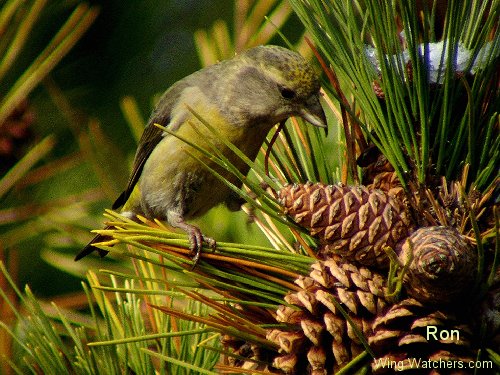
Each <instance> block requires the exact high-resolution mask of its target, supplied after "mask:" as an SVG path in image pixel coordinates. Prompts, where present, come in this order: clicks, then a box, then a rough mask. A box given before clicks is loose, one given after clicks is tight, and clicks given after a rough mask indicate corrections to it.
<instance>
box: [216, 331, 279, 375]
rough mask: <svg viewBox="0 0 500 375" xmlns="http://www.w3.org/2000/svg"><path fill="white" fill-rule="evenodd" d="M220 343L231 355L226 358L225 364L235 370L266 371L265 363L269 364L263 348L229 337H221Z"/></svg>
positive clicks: (266, 353)
mask: <svg viewBox="0 0 500 375" xmlns="http://www.w3.org/2000/svg"><path fill="white" fill-rule="evenodd" d="M221 343H222V345H223V346H224V348H225V350H226V351H227V352H231V353H232V354H233V355H232V356H227V357H226V359H225V362H226V363H225V364H227V365H229V366H233V367H234V368H235V369H244V370H258V371H266V370H268V366H267V365H266V364H265V362H268V361H269V362H270V359H269V358H268V355H269V353H268V351H266V350H265V349H264V348H262V347H260V346H258V345H256V344H250V343H248V342H247V341H244V340H241V339H235V338H234V337H231V336H229V335H223V336H222V338H221Z"/></svg>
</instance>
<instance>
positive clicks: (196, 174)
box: [75, 46, 326, 263]
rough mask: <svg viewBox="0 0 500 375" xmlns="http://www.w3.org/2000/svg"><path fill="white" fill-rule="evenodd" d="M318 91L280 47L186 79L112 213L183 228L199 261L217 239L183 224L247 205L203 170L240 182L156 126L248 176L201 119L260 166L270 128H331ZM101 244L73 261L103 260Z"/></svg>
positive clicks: (167, 102) (150, 128)
mask: <svg viewBox="0 0 500 375" xmlns="http://www.w3.org/2000/svg"><path fill="white" fill-rule="evenodd" d="M319 90H320V83H319V79H318V76H317V75H316V73H315V72H314V70H313V68H312V66H311V65H310V64H309V63H308V62H307V61H306V60H305V59H304V58H303V57H302V56H300V55H299V54H298V53H296V52H293V51H290V50H288V49H286V48H283V47H278V46H258V47H254V48H251V49H249V50H247V51H245V52H243V53H241V54H238V55H236V56H234V57H233V58H232V59H229V60H224V61H221V62H219V63H217V64H214V65H212V66H209V67H206V68H204V69H201V70H199V71H197V72H195V73H193V74H191V75H189V76H187V77H185V78H183V79H181V80H180V81H178V82H176V83H175V84H174V85H172V86H171V87H170V88H169V89H168V90H167V91H166V92H165V93H164V94H163V96H162V97H161V98H160V100H159V102H158V104H157V106H156V108H155V110H154V111H153V113H152V115H151V117H150V119H149V121H148V124H147V126H146V128H145V129H144V133H143V134H142V137H141V140H140V142H139V146H138V149H137V152H136V154H135V159H134V163H133V169H132V174H131V176H130V179H129V182H128V185H127V187H126V189H125V191H124V192H123V193H122V194H121V195H120V196H119V197H118V199H117V200H116V201H115V203H114V204H113V206H112V208H113V209H118V208H120V207H121V213H122V215H123V216H126V217H128V218H132V219H134V218H135V217H136V215H138V214H140V215H143V216H145V217H147V218H157V219H159V220H162V221H165V222H166V223H167V224H169V225H170V226H172V227H174V228H179V229H181V230H184V231H185V232H186V233H187V234H188V236H189V239H190V243H191V247H190V248H191V250H192V251H193V254H194V258H193V260H194V262H195V263H196V261H197V260H198V257H199V254H200V251H201V248H202V246H203V242H206V243H207V244H209V245H210V246H212V247H214V246H215V241H214V240H213V239H211V238H209V237H206V236H204V235H203V234H202V232H201V230H200V229H199V228H198V227H196V226H194V225H191V224H189V223H187V222H186V220H190V219H193V218H196V217H199V216H201V215H203V214H205V213H206V212H207V211H208V210H210V209H211V208H212V207H214V206H216V205H218V204H219V203H225V204H226V205H227V206H228V208H229V209H231V210H233V211H235V210H237V209H239V208H240V207H241V204H242V203H244V202H243V201H242V200H241V199H240V198H239V197H237V196H236V194H235V193H234V192H233V191H232V190H231V189H230V188H229V187H228V186H227V185H226V184H224V182H222V181H221V180H219V179H218V178H217V177H216V176H215V175H214V174H213V173H212V172H211V171H210V170H209V169H208V168H207V167H206V165H207V166H208V167H210V168H212V169H214V170H215V171H217V172H218V173H219V174H221V175H222V176H223V177H224V178H226V179H227V180H228V181H230V182H231V183H233V184H235V185H236V186H241V185H242V183H241V181H239V180H238V178H237V177H236V176H234V175H233V174H232V173H231V172H229V171H226V170H224V169H223V168H221V167H220V166H218V165H217V164H216V163H215V162H214V161H212V160H210V158H209V157H207V156H206V155H204V154H203V153H202V152H200V151H199V150H197V149H196V148H195V147H192V146H190V145H188V144H187V143H186V142H184V141H182V140H181V139H179V138H177V137H176V136H174V135H172V134H169V133H167V132H165V131H163V130H162V129H161V128H159V127H158V126H156V125H155V124H159V125H162V126H164V127H165V128H166V129H168V130H169V131H170V132H173V133H175V134H176V135H179V137H181V138H184V139H186V140H188V141H189V142H191V143H193V144H194V145H196V146H199V147H201V148H204V149H208V150H210V148H215V149H217V150H218V151H220V152H221V153H222V154H223V155H224V156H225V157H226V158H228V160H229V161H230V162H231V163H233V165H235V166H236V167H237V168H238V170H239V171H240V172H241V173H242V174H243V175H246V174H247V173H248V171H249V166H248V165H247V164H246V163H245V162H243V161H242V160H241V158H240V157H238V156H237V155H236V154H235V153H234V152H233V151H231V150H230V149H229V148H228V147H227V146H226V144H225V143H224V142H223V141H222V140H221V139H217V137H215V135H214V133H213V132H211V131H209V130H208V129H207V127H206V126H205V125H204V124H203V123H202V121H200V119H199V117H201V118H202V119H203V120H204V121H205V122H206V123H208V124H209V125H210V126H211V127H213V128H214V129H216V130H217V133H219V134H220V135H221V136H222V137H225V138H226V139H227V140H228V141H230V142H231V143H232V144H234V145H235V146H236V147H238V148H239V149H240V150H241V151H242V152H243V153H244V154H245V155H246V156H247V157H248V158H250V159H251V160H255V158H256V157H257V153H258V151H259V149H260V147H261V146H262V144H263V142H264V140H265V138H266V136H267V134H268V132H269V131H270V130H271V128H272V127H273V126H274V125H275V124H277V123H279V122H282V121H285V120H286V119H288V118H289V117H290V116H300V117H302V118H303V119H304V120H306V121H307V122H309V123H311V124H312V125H314V126H317V127H322V128H326V118H325V114H324V112H323V108H322V107H321V104H320V100H319V97H320V92H319ZM197 115H199V116H197ZM200 160H201V161H202V162H201V161H200ZM203 163H205V164H206V165H204V164H203ZM103 240H106V237H105V236H102V235H97V236H96V237H95V238H94V239H93V240H92V241H91V242H90V243H89V244H88V245H87V246H86V247H85V248H84V249H83V250H82V251H81V252H80V253H79V254H78V255H77V256H76V258H75V260H79V259H81V258H83V257H84V256H86V255H88V254H90V253H92V252H93V251H94V250H97V251H98V252H99V255H100V256H101V257H103V256H104V255H106V254H107V252H106V251H104V250H102V249H98V248H96V247H94V246H93V244H94V243H96V242H100V241H103Z"/></svg>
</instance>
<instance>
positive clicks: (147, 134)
mask: <svg viewBox="0 0 500 375" xmlns="http://www.w3.org/2000/svg"><path fill="white" fill-rule="evenodd" d="M187 86H189V83H188V80H187V79H183V80H181V81H179V82H177V83H176V84H174V85H173V86H172V87H171V88H170V89H168V90H167V91H166V92H165V93H164V94H163V96H162V97H161V99H160V100H159V102H158V104H157V106H156V108H155V110H154V111H153V113H152V114H151V117H150V118H149V121H148V124H147V126H146V128H145V129H144V132H143V133H142V136H141V140H140V141H139V147H138V148H137V152H136V154H135V158H134V166H133V168H132V174H131V175H130V179H129V181H128V185H127V188H126V189H125V190H124V191H123V192H122V193H121V194H120V196H119V197H118V198H117V199H116V201H115V202H114V203H113V206H112V208H113V210H115V209H117V208H119V207H121V206H123V205H124V204H125V202H127V199H128V198H129V197H130V194H132V191H133V190H134V187H135V184H136V183H137V181H139V178H140V177H141V173H142V170H143V168H144V164H146V161H147V160H148V158H149V155H151V152H152V151H153V150H154V148H155V147H156V145H157V144H158V143H160V141H161V140H162V139H163V136H164V135H163V131H162V130H161V129H160V128H158V127H157V126H155V125H154V124H160V125H163V126H168V125H169V123H170V117H171V113H172V109H173V108H174V106H175V105H176V104H177V101H178V100H179V97H180V95H181V93H182V91H183V90H184V89H185V88H186V87H187Z"/></svg>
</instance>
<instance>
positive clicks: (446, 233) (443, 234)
mask: <svg viewBox="0 0 500 375" xmlns="http://www.w3.org/2000/svg"><path fill="white" fill-rule="evenodd" d="M411 258H413V260H412V261H411V263H410V265H409V268H408V271H407V273H406V274H405V277H404V285H405V287H406V290H407V291H408V294H409V295H410V296H412V297H413V298H415V299H416V300H418V301H420V302H423V303H426V304H429V303H430V304H447V303H451V302H453V301H456V300H457V298H459V297H463V296H465V295H466V294H467V292H469V291H470V287H471V286H472V285H473V281H474V279H475V276H474V275H475V271H476V268H477V255H476V252H475V250H474V249H473V248H472V247H471V246H470V245H469V244H468V243H467V242H466V240H465V238H464V237H463V236H462V235H460V234H459V233H458V232H457V231H456V230H455V229H453V228H450V227H441V226H438V227H427V228H420V229H418V230H416V231H415V232H414V233H413V234H412V235H411V236H410V237H409V239H408V241H406V242H405V243H404V244H403V247H402V251H401V253H400V254H399V259H400V261H401V262H402V263H406V262H407V261H409V260H410V259H411Z"/></svg>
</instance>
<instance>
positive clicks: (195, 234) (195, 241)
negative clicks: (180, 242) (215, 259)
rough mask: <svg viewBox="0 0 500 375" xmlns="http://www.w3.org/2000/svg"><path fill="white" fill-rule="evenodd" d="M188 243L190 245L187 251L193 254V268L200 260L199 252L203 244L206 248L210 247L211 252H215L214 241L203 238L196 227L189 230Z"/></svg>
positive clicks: (209, 238)
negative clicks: (206, 245)
mask: <svg viewBox="0 0 500 375" xmlns="http://www.w3.org/2000/svg"><path fill="white" fill-rule="evenodd" d="M189 242H190V243H191V245H190V246H189V249H190V250H191V252H192V254H193V258H192V261H193V268H194V267H196V265H197V264H198V261H199V260H200V255H201V251H202V249H203V242H205V243H206V244H208V246H210V248H212V250H215V247H216V242H215V240H214V239H213V238H211V237H207V236H204V235H203V233H201V230H200V229H199V228H197V227H192V228H191V229H190V230H189Z"/></svg>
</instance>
